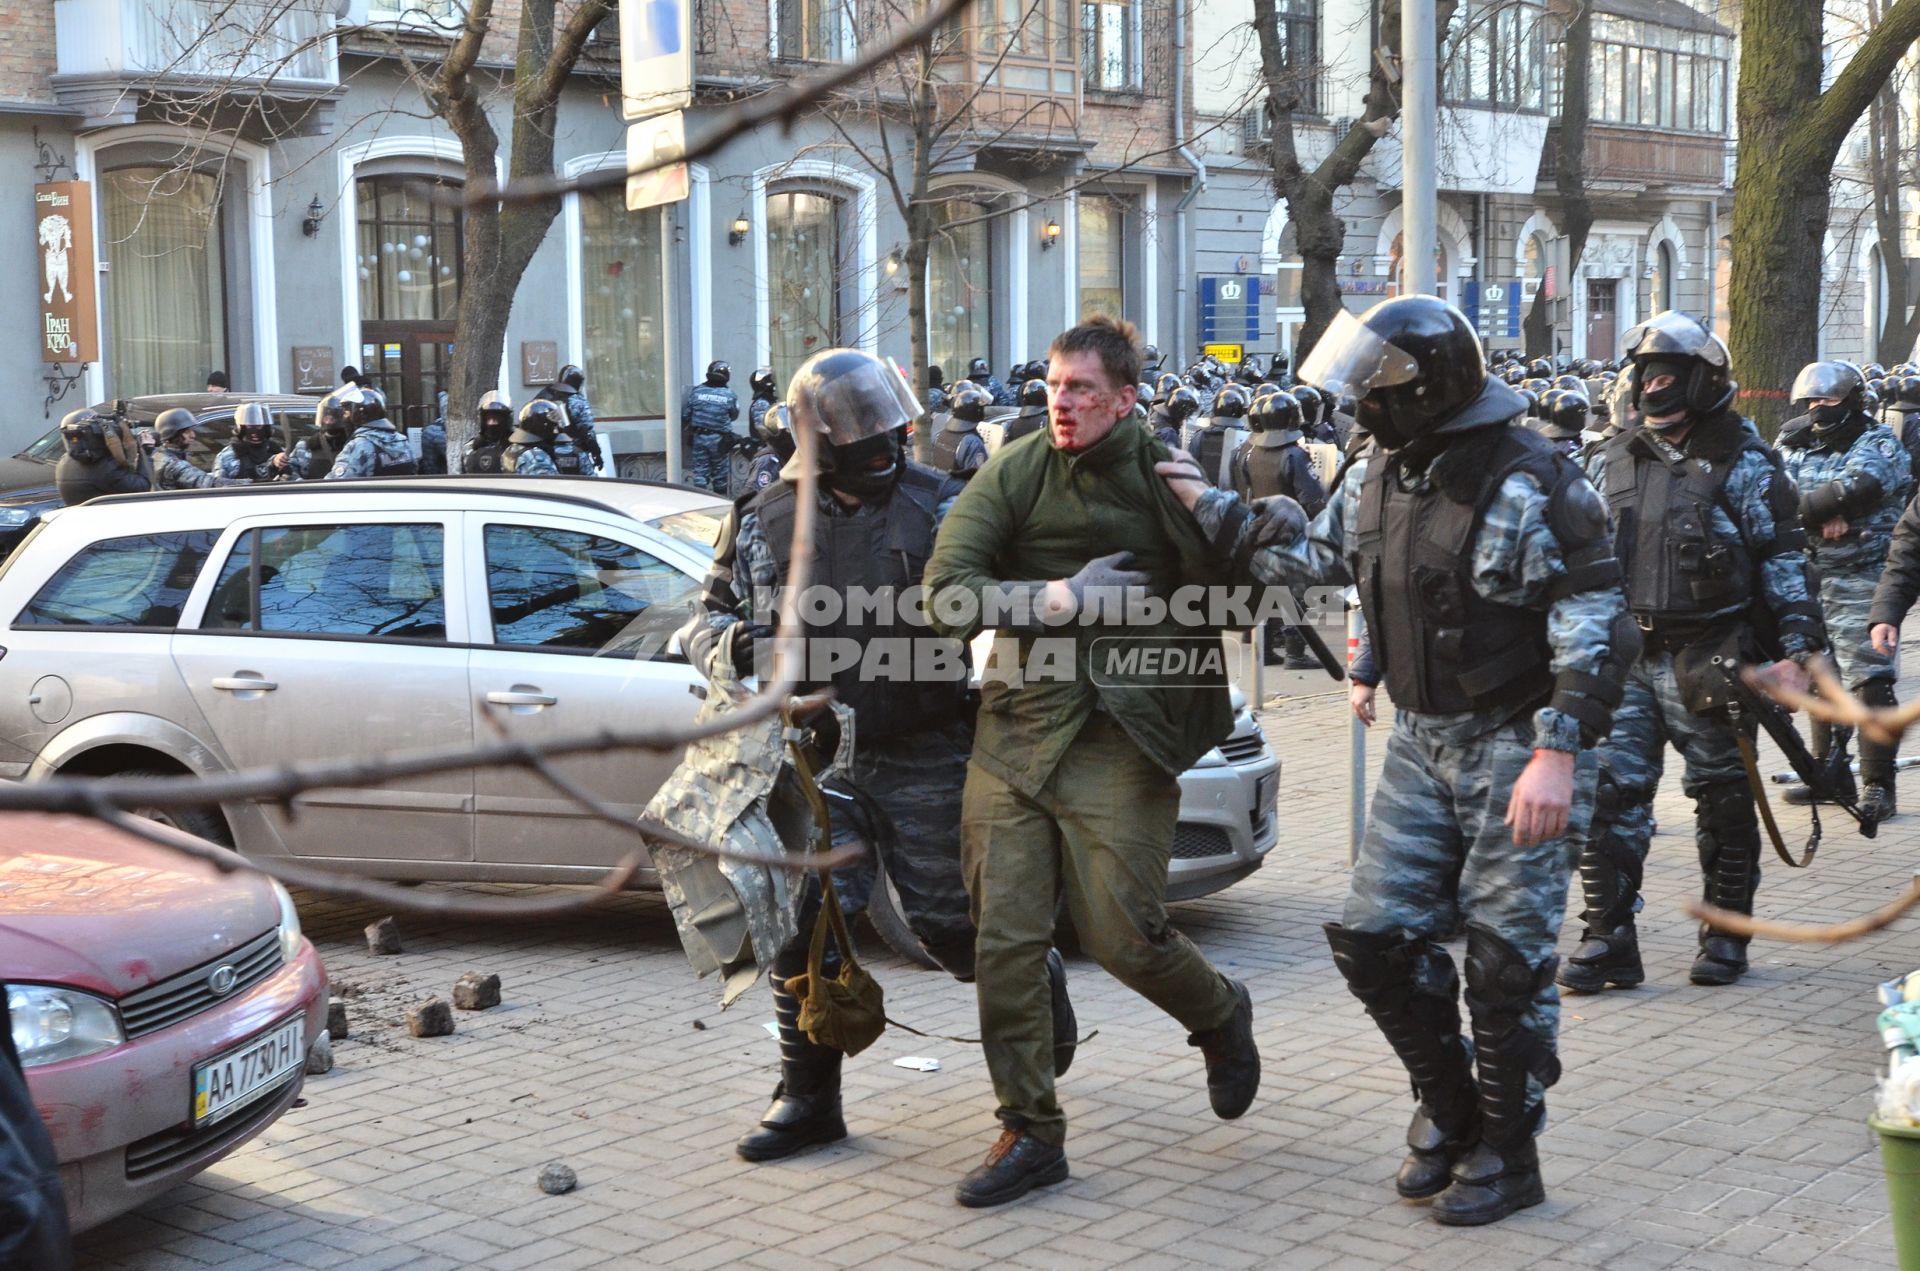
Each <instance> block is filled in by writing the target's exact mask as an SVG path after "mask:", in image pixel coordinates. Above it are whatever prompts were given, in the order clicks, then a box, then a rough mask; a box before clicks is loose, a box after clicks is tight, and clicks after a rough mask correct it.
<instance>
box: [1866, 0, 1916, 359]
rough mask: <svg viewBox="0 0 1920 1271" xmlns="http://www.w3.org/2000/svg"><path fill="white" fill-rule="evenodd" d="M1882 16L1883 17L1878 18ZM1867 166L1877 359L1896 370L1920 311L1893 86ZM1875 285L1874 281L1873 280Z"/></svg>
mask: <svg viewBox="0 0 1920 1271" xmlns="http://www.w3.org/2000/svg"><path fill="white" fill-rule="evenodd" d="M1875 16H1876V17H1877V15H1875ZM1868 121H1869V122H1868V132H1867V143H1868V154H1867V162H1868V166H1869V167H1870V168H1871V170H1872V173H1873V220H1874V229H1875V232H1876V233H1877V235H1878V236H1879V239H1880V265H1881V268H1882V270H1883V271H1884V274H1883V277H1882V279H1881V288H1882V290H1881V298H1882V299H1883V300H1884V301H1885V302H1886V309H1887V316H1886V317H1885V318H1884V319H1882V320H1881V323H1880V326H1879V328H1878V329H1877V330H1876V331H1875V332H1874V335H1875V337H1876V338H1875V340H1874V347H1873V351H1872V353H1871V354H1870V355H1869V356H1870V358H1871V360H1873V361H1876V362H1880V363H1883V364H1885V365H1887V366H1893V365H1895V364H1896V363H1900V362H1904V361H1906V360H1907V359H1908V358H1909V357H1911V356H1912V354H1913V346H1914V341H1915V340H1916V339H1920V306H1915V305H1914V303H1913V297H1912V295H1911V294H1910V291H1909V288H1908V286H1907V251H1906V242H1905V229H1906V227H1905V225H1904V224H1903V222H1904V220H1905V217H1904V216H1903V214H1902V201H1903V199H1904V195H1903V193H1902V191H1901V188H1900V161H1901V155H1902V150H1901V145H1900V99H1899V97H1898V95H1897V93H1896V91H1895V90H1894V88H1893V87H1892V86H1891V85H1889V86H1888V87H1887V88H1885V89H1883V90H1882V91H1881V92H1880V94H1879V95H1878V96H1876V97H1875V98H1874V99H1873V108H1872V110H1871V111H1869V112H1868ZM1868 285H1869V286H1871V285H1872V280H1871V279H1870V280H1869V281H1868Z"/></svg>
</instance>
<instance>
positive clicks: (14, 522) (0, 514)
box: [0, 508, 35, 528]
mask: <svg viewBox="0 0 1920 1271" xmlns="http://www.w3.org/2000/svg"><path fill="white" fill-rule="evenodd" d="M34 515H35V513H34V510H33V509H32V508H0V526H5V527H8V528H17V527H19V526H22V525H25V524H26V523H27V522H28V521H31V520H32V519H33V518H34Z"/></svg>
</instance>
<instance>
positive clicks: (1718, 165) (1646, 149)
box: [1540, 124, 1727, 190]
mask: <svg viewBox="0 0 1920 1271" xmlns="http://www.w3.org/2000/svg"><path fill="white" fill-rule="evenodd" d="M1559 135H1560V130H1559V129H1558V128H1557V127H1556V128H1552V129H1549V130H1548V133H1547V145H1546V148H1545V150H1543V151H1542V152H1541V155H1540V180H1541V181H1543V182H1551V181H1553V180H1554V179H1555V177H1556V176H1558V174H1559V162H1558V161H1559V153H1560V152H1559V146H1558V144H1557V143H1558V139H1559ZM1726 165H1727V139H1726V138H1725V137H1717V136H1713V135H1711V134H1700V133H1679V132H1659V131H1656V130H1654V129H1649V128H1616V127H1612V126H1610V125H1607V124H1592V125H1589V126H1588V128H1587V153H1586V178H1587V183H1588V184H1589V185H1590V186H1593V187H1595V188H1598V189H1603V190H1604V189H1615V190H1629V189H1635V190H1637V189H1648V188H1655V187H1666V186H1700V187H1706V188H1709V189H1713V190H1718V189H1720V188H1722V185H1723V182H1724V181H1725V180H1726V175H1727V166H1726Z"/></svg>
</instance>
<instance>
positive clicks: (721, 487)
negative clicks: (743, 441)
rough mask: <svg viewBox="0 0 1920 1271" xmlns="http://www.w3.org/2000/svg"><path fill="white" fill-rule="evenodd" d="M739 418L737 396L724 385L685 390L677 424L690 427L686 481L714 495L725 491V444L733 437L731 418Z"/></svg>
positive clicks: (701, 385) (706, 385)
mask: <svg viewBox="0 0 1920 1271" xmlns="http://www.w3.org/2000/svg"><path fill="white" fill-rule="evenodd" d="M739 417H740V399H739V398H737V397H735V396H734V393H733V390H732V389H730V388H728V387H726V386H725V385H724V384H698V385H695V386H694V387H693V388H690V389H688V390H687V400H686V401H685V403H683V404H682V405H681V407H680V424H681V426H682V427H683V428H688V429H691V430H692V432H691V437H690V440H691V443H692V444H691V445H690V446H689V447H688V449H689V450H690V451H691V452H692V454H691V462H690V463H689V464H688V469H687V480H688V481H690V482H692V483H693V484H694V485H697V486H704V487H705V488H706V489H709V490H712V491H713V492H714V493H715V494H725V493H726V491H727V485H728V475H729V474H728V472H727V443H728V442H729V441H730V440H731V439H732V437H733V421H734V420H736V419H738V418H739Z"/></svg>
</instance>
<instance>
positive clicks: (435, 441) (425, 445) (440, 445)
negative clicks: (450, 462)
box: [417, 388, 447, 475]
mask: <svg viewBox="0 0 1920 1271" xmlns="http://www.w3.org/2000/svg"><path fill="white" fill-rule="evenodd" d="M434 401H435V404H436V405H437V406H438V408H439V409H438V411H437V412H436V413H435V415H434V417H433V418H432V419H431V420H430V421H428V422H427V424H426V425H425V426H424V427H422V428H421V429H420V458H419V460H418V461H417V467H418V469H419V471H421V472H427V473H433V474H435V475H439V474H442V473H444V472H446V470H447V390H446V389H444V388H443V389H441V390H440V391H439V392H438V393H435V394H434Z"/></svg>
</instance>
